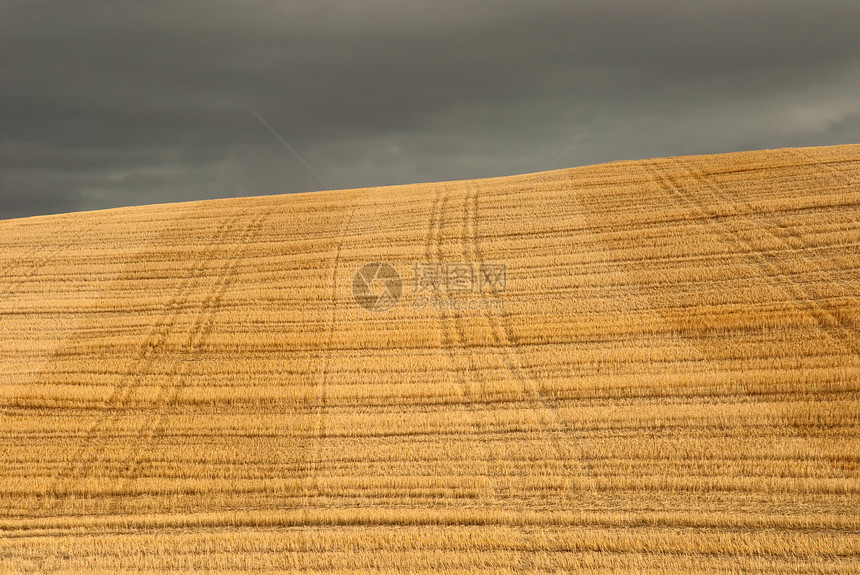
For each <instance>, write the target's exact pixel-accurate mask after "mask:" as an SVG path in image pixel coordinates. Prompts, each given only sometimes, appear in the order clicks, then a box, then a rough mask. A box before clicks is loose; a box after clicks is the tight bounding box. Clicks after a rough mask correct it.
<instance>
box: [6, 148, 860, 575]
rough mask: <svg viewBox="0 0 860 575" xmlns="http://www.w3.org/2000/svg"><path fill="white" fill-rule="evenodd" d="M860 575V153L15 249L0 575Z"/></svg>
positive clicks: (690, 161) (601, 173)
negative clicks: (209, 573) (305, 574)
mask: <svg viewBox="0 0 860 575" xmlns="http://www.w3.org/2000/svg"><path fill="white" fill-rule="evenodd" d="M136 570H142V571H203V570H216V571H232V572H243V571H248V572H250V571H255V572H260V571H262V572H265V571H272V572H283V571H291V572H298V571H321V572H334V573H353V572H354V573H366V572H410V573H430V572H434V573H435V572H443V573H456V572H460V573H481V572H485V573H560V572H571V571H576V572H594V573H606V572H613V573H677V572H683V573H688V574H693V573H741V572H743V573H768V574H770V573H777V572H778V573H857V572H860V145H848V146H835V147H826V148H800V149H782V150H766V151H757V152H743V153H734V154H723V155H711V156H687V157H674V158H665V159H653V160H642V161H629V162H615V163H610V164H604V165H596V166H588V167H581V168H573V169H565V170H556V171H551V172H544V173H536V174H528V175H522V176H513V177H504V178H494V179H484V180H471V181H458V182H445V183H435V184H420V185H408V186H396V187H386V188H373V189H361V190H346V191H339V192H316V193H309V194H293V195H280V196H265V197H254V198H242V199H227V200H212V201H204V202H191V203H179V204H165V205H153V206H145V207H131V208H122V209H115V210H105V211H97V212H83V213H76V214H68V215H60V216H44V217H34V218H25V219H19V220H9V221H2V222H0V571H2V572H69V573H82V572H123V571H136Z"/></svg>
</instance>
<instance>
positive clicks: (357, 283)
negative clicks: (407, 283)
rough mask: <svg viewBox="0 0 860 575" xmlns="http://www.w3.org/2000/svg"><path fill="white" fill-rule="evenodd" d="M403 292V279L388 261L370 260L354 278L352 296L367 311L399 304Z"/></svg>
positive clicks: (377, 310)
mask: <svg viewBox="0 0 860 575" xmlns="http://www.w3.org/2000/svg"><path fill="white" fill-rule="evenodd" d="M402 292H403V280H401V279H400V274H398V273H397V270H396V269H394V266H392V265H391V264H389V263H387V262H369V263H366V264H364V265H363V266H362V267H361V269H359V270H358V271H357V272H355V276H353V278H352V297H353V299H354V300H355V303H357V304H358V305H360V306H361V307H363V308H364V309H366V310H367V311H372V312H380V311H386V310H389V309H391V308H393V307H394V306H395V305H397V302H399V301H400V296H401V294H402Z"/></svg>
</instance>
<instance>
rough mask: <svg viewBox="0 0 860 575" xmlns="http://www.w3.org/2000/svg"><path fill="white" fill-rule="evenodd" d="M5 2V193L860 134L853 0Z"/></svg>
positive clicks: (130, 188) (190, 189) (584, 158)
mask: <svg viewBox="0 0 860 575" xmlns="http://www.w3.org/2000/svg"><path fill="white" fill-rule="evenodd" d="M0 6H2V12H3V14H4V18H3V19H2V20H0V54H2V56H0V72H2V74H0V88H2V89H0V106H2V109H3V114H2V116H0V217H16V216H25V215H32V214H41V213H52V212H63V211H71V210H77V209H94V208H101V207H112V206H119V205H128V204H145V203H153V202H160V201H176V200H182V199H200V198H208V197H227V196H240V195H254V194H269V193H285V192H295V191H309V190H314V189H318V188H320V187H321V185H320V184H319V182H317V181H316V179H315V178H314V177H313V176H312V175H311V174H310V173H308V171H307V170H306V169H305V168H304V167H303V166H302V165H301V164H300V163H299V162H298V161H297V160H296V159H295V158H293V157H292V156H290V154H289V153H288V152H287V151H286V150H284V149H283V148H282V147H281V146H280V144H279V143H278V142H277V141H276V140H275V139H274V138H273V137H272V136H271V134H269V133H268V132H267V131H266V129H265V128H264V127H263V126H262V125H261V124H260V123H259V122H258V121H257V120H256V118H255V117H254V115H253V114H252V113H251V111H250V110H251V109H252V108H253V109H256V110H257V111H258V112H259V113H260V114H261V115H262V116H264V117H265V118H266V120H267V121H268V122H269V123H270V124H271V125H272V126H273V127H275V128H276V129H277V130H278V131H279V132H280V133H281V134H282V135H283V136H284V137H285V138H286V139H287V140H288V141H290V142H291V144H292V145H293V146H294V147H295V148H296V149H298V150H299V151H300V152H301V153H302V155H303V156H304V157H305V158H306V159H307V161H308V162H309V163H311V165H313V166H314V168H315V169H316V170H317V171H318V172H320V173H321V174H322V175H323V176H324V177H325V179H326V180H327V181H328V182H330V183H331V184H332V185H334V186H336V187H358V186H370V185H384V184H394V183H406V182H416V181H431V180H445V179H454V178H471V177H482V176H492V175H503V174H511V173H519V172H528V171H535V170H542V169H547V168H549V167H550V164H551V162H552V161H553V160H554V159H556V158H557V157H558V155H559V154H560V153H561V151H563V150H565V149H566V148H567V147H568V146H569V145H570V143H571V142H572V141H574V139H575V138H576V136H577V134H579V133H580V132H581V131H582V130H584V129H585V127H586V126H588V125H589V124H590V123H591V122H592V121H593V120H594V119H595V118H596V117H598V116H599V115H600V114H602V113H604V112H605V113H606V114H605V116H604V117H603V118H602V119H601V121H600V122H599V124H598V125H596V126H595V127H594V129H593V130H592V131H591V132H590V133H589V134H588V136H586V137H585V138H583V139H582V141H581V142H580V143H579V144H578V145H577V146H575V147H574V148H573V149H572V150H571V152H570V153H569V154H568V155H567V156H566V157H564V158H562V161H561V162H560V166H572V165H581V164H587V163H594V162H601V161H608V160H615V159H624V158H642V157H654V156H661V155H670V154H686V153H691V154H692V153H705V152H722V151H733V150H740V149H752V148H763V147H781V146H793V145H824V144H837V143H846V142H858V141H860V35H858V34H856V31H855V30H854V28H855V25H856V22H858V21H860V18H858V17H860V5H858V4H857V3H856V2H853V1H843V2H837V1H824V2H819V3H816V4H814V5H813V4H810V3H802V2H797V1H792V0H788V1H786V0H783V1H777V0H767V1H746V2H735V1H728V2H721V3H712V2H681V1H672V2H669V1H659V0H658V1H656V2H648V3H643V2H634V1H633V0H608V1H607V0H601V1H597V0H594V1H584V2H583V1H580V2H569V1H565V2H561V1H543V2H529V3H525V2H515V1H513V0H506V1H494V2H465V1H459V2H455V1H447V0H445V1H436V2H420V3H419V2H408V1H404V0H397V1H395V0H370V1H361V2H357V1H341V2H327V3H322V2H311V1H293V2H269V1H256V2H243V3H237V2H222V1H211V0H206V1H203V0H195V1H189V2H182V3H175V2H160V1H155V2H145V3H117V2H109V1H105V2H99V1H90V2H80V1H77V0H67V1H66V2H62V3H48V2H38V1H31V0H26V1H3V0H0Z"/></svg>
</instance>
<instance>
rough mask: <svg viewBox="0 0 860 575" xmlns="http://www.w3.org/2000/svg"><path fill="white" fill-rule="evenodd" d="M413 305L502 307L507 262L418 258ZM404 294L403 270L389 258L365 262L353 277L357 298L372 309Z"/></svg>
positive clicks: (390, 305)
mask: <svg viewBox="0 0 860 575" xmlns="http://www.w3.org/2000/svg"><path fill="white" fill-rule="evenodd" d="M413 271H414V275H413V278H412V280H413V284H412V301H411V307H412V308H413V309H416V310H419V309H428V308H433V309H438V310H449V309H451V310H500V309H503V308H504V307H505V300H504V299H503V297H502V296H503V294H504V293H505V292H506V290H507V285H508V269H507V266H506V265H505V264H504V263H474V262H452V263H439V262H415V264H414V267H413ZM402 294H403V281H402V279H401V277H400V274H399V273H398V272H397V270H396V269H395V268H394V266H392V265H391V264H389V263H387V262H370V263H367V264H364V265H363V266H362V267H361V269H359V270H358V271H357V272H356V273H355V276H354V277H353V279H352V296H353V299H355V302H356V303H357V304H358V305H360V306H361V307H363V308H364V309H366V310H368V311H372V312H382V311H387V310H389V309H391V308H393V307H394V306H395V305H397V303H398V302H399V301H400V298H401V296H402Z"/></svg>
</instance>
